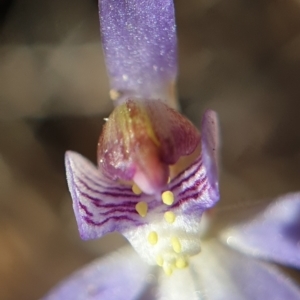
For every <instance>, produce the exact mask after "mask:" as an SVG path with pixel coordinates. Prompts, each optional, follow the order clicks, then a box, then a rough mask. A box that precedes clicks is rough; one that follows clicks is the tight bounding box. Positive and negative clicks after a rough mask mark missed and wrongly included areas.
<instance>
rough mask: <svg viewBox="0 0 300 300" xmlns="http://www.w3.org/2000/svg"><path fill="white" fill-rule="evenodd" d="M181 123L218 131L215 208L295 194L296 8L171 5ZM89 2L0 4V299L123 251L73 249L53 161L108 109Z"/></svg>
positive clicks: (298, 145) (284, 2)
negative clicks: (207, 121)
mask: <svg viewBox="0 0 300 300" xmlns="http://www.w3.org/2000/svg"><path fill="white" fill-rule="evenodd" d="M175 4H176V9H177V10H176V13H177V23H178V36H179V53H180V61H179V65H180V75H179V81H178V92H179V98H180V101H181V106H182V110H183V112H184V113H185V114H186V115H188V116H189V117H190V118H191V119H192V120H193V122H195V124H197V125H199V124H200V119H201V115H202V113H203V111H204V110H205V109H206V108H212V109H215V110H216V111H217V112H218V113H219V115H220V120H221V128H222V141H223V150H222V162H223V171H222V182H221V186H222V201H221V202H222V203H221V204H220V205H223V206H228V207H230V205H234V204H236V203H239V204H241V203H249V202H251V201H256V200H258V199H266V198H270V197H273V196H276V195H279V194H281V193H285V192H288V191H294V190H299V188H300V183H299V170H300V130H299V126H298V123H299V117H300V114H299V111H300V101H299V99H300V82H299V78H300V1H298V0H223V1H221V0H186V1H179V0H177V1H176V3H175ZM98 24H99V22H98V15H97V1H92V0H90V1H88V0H72V1H70V0H64V1H61V0H51V1H50V0H44V1H40V0H22V1H21V0H14V1H8V0H6V1H5V0H1V1H0V299H6V300H17V299H18V300H19V299H22V300H27V299H28V300H31V299H37V298H38V297H40V296H42V295H43V293H45V292H46V291H47V290H48V289H49V288H50V287H51V286H53V285H54V284H55V283H56V282H58V281H59V280H60V279H62V278H63V277H64V276H66V275H67V274H69V273H70V272H72V271H73V270H75V269H76V268H78V267H79V266H81V265H83V264H84V263H85V262H87V261H90V260H91V259H92V258H93V257H96V256H98V255H101V254H103V253H106V252H107V251H110V250H112V249H114V248H116V247H117V246H119V245H121V244H122V243H124V241H123V239H122V238H121V237H119V236H118V235H112V236H108V237H106V238H104V240H101V241H96V242H81V241H80V240H79V237H78V234H77V229H76V225H75V221H74V217H73V213H72V207H71V200H70V196H69V194H68V191H67V187H66V181H65V174H64V164H63V160H64V152H65V151H66V150H68V149H72V150H75V151H78V152H80V153H82V154H84V155H86V156H87V157H89V158H90V159H91V160H93V161H95V157H96V145H97V140H98V137H99V134H100V132H101V127H102V124H103V118H104V117H107V116H108V114H109V113H110V111H111V110H112V103H110V101H109V97H108V79H107V76H106V73H105V66H104V61H103V55H102V51H101V43H100V35H99V25H98Z"/></svg>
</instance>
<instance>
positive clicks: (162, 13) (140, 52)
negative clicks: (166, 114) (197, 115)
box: [99, 0, 177, 101]
mask: <svg viewBox="0 0 300 300" xmlns="http://www.w3.org/2000/svg"><path fill="white" fill-rule="evenodd" d="M99 13H100V23H101V31H102V40H103V48H104V53H105V58H106V65H107V69H108V73H109V77H110V85H111V88H112V89H113V90H115V91H116V92H117V93H120V94H121V95H120V97H121V98H122V96H123V95H124V96H131V97H140V98H146V99H147V98H148V99H161V100H163V101H166V100H168V98H172V95H171V94H170V91H171V90H172V88H173V85H174V82H175V79H176V72H177V65H176V63H177V62H176V60H177V51H176V30H175V16H174V6H173V1H172V0H101V1H99ZM171 93H172V92H171Z"/></svg>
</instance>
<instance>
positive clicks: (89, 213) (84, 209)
mask: <svg viewBox="0 0 300 300" xmlns="http://www.w3.org/2000/svg"><path fill="white" fill-rule="evenodd" d="M78 204H79V207H80V208H81V209H82V210H83V211H84V212H85V213H86V215H88V216H90V217H93V216H94V215H93V213H91V212H90V211H89V210H88V208H87V207H86V206H85V205H84V204H82V203H81V202H80V201H78Z"/></svg>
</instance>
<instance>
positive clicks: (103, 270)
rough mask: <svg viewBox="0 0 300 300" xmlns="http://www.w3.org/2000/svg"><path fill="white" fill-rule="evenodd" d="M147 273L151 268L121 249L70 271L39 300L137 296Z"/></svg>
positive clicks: (118, 299)
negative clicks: (73, 271) (64, 278)
mask: <svg viewBox="0 0 300 300" xmlns="http://www.w3.org/2000/svg"><path fill="white" fill-rule="evenodd" d="M150 274H151V267H150V266H149V265H147V264H145V263H144V262H143V261H142V260H141V259H140V258H139V256H138V255H137V254H136V253H135V252H134V250H133V249H132V248H125V249H123V250H120V251H119V252H116V253H114V254H111V255H109V256H107V257H105V258H104V259H98V260H96V261H94V262H92V263H91V264H90V265H88V266H86V267H85V268H83V269H81V270H80V271H78V272H76V273H74V274H73V275H72V276H71V277H69V278H68V279H66V280H65V281H63V282H62V283H61V284H60V285H59V286H57V287H56V288H54V289H53V290H52V291H50V293H49V294H48V295H47V296H46V297H45V298H43V300H100V299H103V300H121V299H126V300H134V299H141V298H140V297H142V295H143V293H144V291H145V290H146V288H147V286H148V284H149V276H150Z"/></svg>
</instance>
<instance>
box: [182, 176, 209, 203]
mask: <svg viewBox="0 0 300 300" xmlns="http://www.w3.org/2000/svg"><path fill="white" fill-rule="evenodd" d="M206 182H207V178H206V177H205V176H204V177H203V178H200V179H198V180H196V181H194V182H193V184H192V185H191V186H189V187H188V188H186V189H185V190H182V191H181V192H180V193H179V194H178V195H177V197H179V198H180V197H181V196H186V195H187V194H188V193H190V192H195V191H198V192H199V188H200V189H202V185H205V184H206Z"/></svg>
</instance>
